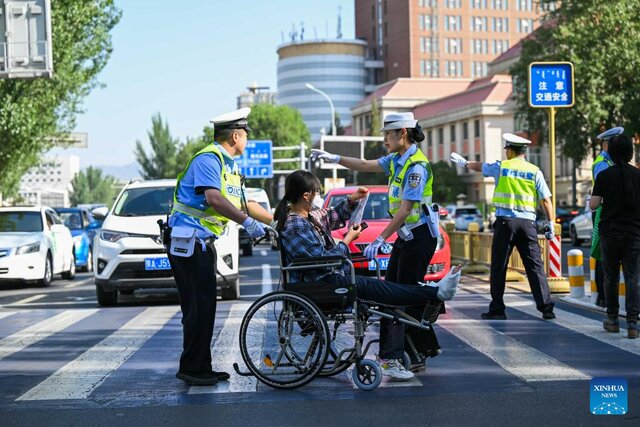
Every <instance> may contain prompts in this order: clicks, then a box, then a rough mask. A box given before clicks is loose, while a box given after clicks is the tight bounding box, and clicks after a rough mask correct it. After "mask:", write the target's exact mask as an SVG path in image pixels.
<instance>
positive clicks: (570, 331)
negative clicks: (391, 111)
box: [0, 269, 640, 408]
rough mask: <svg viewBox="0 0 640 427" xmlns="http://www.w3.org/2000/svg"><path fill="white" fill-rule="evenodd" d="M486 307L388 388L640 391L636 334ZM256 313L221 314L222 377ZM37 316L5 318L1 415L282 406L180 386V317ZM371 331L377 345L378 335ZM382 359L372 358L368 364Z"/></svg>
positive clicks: (8, 314) (151, 311) (442, 324)
mask: <svg viewBox="0 0 640 427" xmlns="http://www.w3.org/2000/svg"><path fill="white" fill-rule="evenodd" d="M264 274H265V275H267V274H268V273H267V270H266V269H265V270H264ZM488 298H489V297H488V295H486V294H476V293H472V292H465V291H461V292H459V294H458V296H457V297H456V299H455V300H454V302H453V303H451V304H449V306H448V312H447V314H446V315H444V316H442V317H441V319H440V320H439V322H438V324H437V327H436V328H437V334H438V338H439V340H440V344H441V346H442V348H443V354H442V355H441V356H439V357H437V358H434V359H430V360H429V361H428V369H427V370H426V372H425V371H423V372H419V373H418V374H417V375H416V377H415V378H414V379H413V380H412V381H410V382H404V383H403V382H392V381H387V380H386V379H385V381H384V382H383V384H382V385H381V388H383V389H396V390H400V389H405V390H406V389H409V388H411V389H412V390H415V391H416V392H418V393H420V390H421V389H425V390H427V389H428V390H429V392H433V387H434V386H438V387H441V388H443V389H446V390H455V388H456V387H468V384H469V381H471V380H473V381H478V382H479V383H483V387H489V388H491V387H493V386H495V387H498V386H500V387H504V386H505V385H507V386H509V387H513V388H518V387H527V386H528V384H533V383H535V384H541V383H556V382H573V381H585V382H586V381H588V380H590V379H591V378H592V377H596V376H603V374H613V373H616V374H618V375H619V376H625V377H627V378H629V379H630V381H631V382H634V381H635V382H640V373H637V372H635V371H636V370H634V369H633V366H637V364H638V362H640V343H638V342H637V341H636V340H628V339H626V338H624V337H625V336H626V334H608V333H606V332H604V331H602V327H601V320H600V318H599V315H598V314H593V313H590V312H588V311H585V310H581V309H577V308H571V307H569V306H564V305H563V306H562V307H556V320H555V321H543V320H542V319H541V318H540V315H539V313H538V312H537V310H536V308H535V305H534V304H533V301H532V299H531V298H530V297H527V296H522V295H517V294H509V295H506V296H505V302H506V304H507V306H508V307H509V309H508V313H507V314H508V316H509V321H507V322H501V321H480V320H477V319H478V318H479V313H480V312H481V311H484V309H485V308H486V305H487V299H488ZM249 306H250V302H246V301H236V302H233V303H221V304H220V305H219V308H218V318H217V321H216V329H215V332H214V343H213V348H214V353H213V354H214V366H213V368H214V370H224V371H231V370H232V369H231V366H232V365H233V363H234V362H237V363H239V364H240V365H241V366H243V363H242V359H241V355H240V351H239V346H238V336H239V329H240V325H241V322H242V319H243V316H244V314H245V312H246V311H247V309H248V307H249ZM33 311H36V310H29V311H27V310H25V311H21V310H7V311H0V408H1V407H2V406H3V405H10V404H11V405H15V404H22V405H28V404H29V403H32V404H37V403H38V402H43V401H53V402H55V401H67V402H76V403H78V404H82V403H83V402H92V404H95V402H96V401H113V400H117V399H123V398H124V397H122V396H123V393H124V395H126V396H127V398H135V399H138V400H145V399H155V400H158V399H169V400H171V399H174V400H175V399H179V398H181V397H180V396H186V397H189V396H204V395H209V396H211V398H220V399H225V400H227V401H232V400H233V399H234V397H233V396H238V398H245V397H242V396H246V395H247V394H253V395H261V396H263V397H262V398H265V399H267V398H278V396H280V397H279V398H283V394H282V393H271V392H272V391H273V390H272V389H270V388H269V387H267V386H264V385H263V384H261V383H260V382H258V381H257V380H256V379H255V378H253V377H244V376H239V375H236V374H235V372H232V375H231V379H230V380H229V381H225V382H221V383H219V384H217V385H216V386H212V387H188V386H185V384H184V383H182V382H181V381H179V380H176V379H175V378H174V377H173V374H174V373H175V369H176V366H177V360H178V357H179V354H180V349H181V345H182V329H181V325H180V320H181V314H180V311H179V307H178V306H175V305H170V306H152V307H147V308H144V307H127V308H123V309H115V310H114V309H86V308H79V309H73V310H65V309H56V308H55V307H54V308H51V309H49V310H43V311H42V312H40V317H38V318H37V320H38V321H36V322H35V323H33V324H29V323H28V322H27V319H28V318H29V316H30V314H31V312H33ZM370 329H371V330H370V331H369V334H370V335H371V337H374V336H375V335H377V331H376V330H375V329H374V328H370ZM376 351H377V348H374V347H372V349H371V350H370V352H369V354H370V356H372V355H373V354H375V352H376ZM614 360H619V361H620V363H619V365H618V364H616V363H612V361H614ZM605 361H606V363H605ZM607 368H610V369H611V371H607ZM425 386H429V387H425ZM304 390H305V392H307V393H310V394H311V395H313V394H314V393H319V394H323V393H327V392H329V393H331V394H332V395H336V396H342V397H343V398H349V396H352V397H353V396H356V395H357V393H359V392H360V391H358V390H357V388H356V387H355V386H354V385H353V383H352V382H351V380H350V371H347V372H345V373H343V374H340V375H338V376H336V377H333V378H318V379H316V380H314V381H312V382H311V383H310V384H308V385H307V386H305V387H304ZM425 392H426V391H425ZM216 396H217V397H216ZM267 396H268V397H267Z"/></svg>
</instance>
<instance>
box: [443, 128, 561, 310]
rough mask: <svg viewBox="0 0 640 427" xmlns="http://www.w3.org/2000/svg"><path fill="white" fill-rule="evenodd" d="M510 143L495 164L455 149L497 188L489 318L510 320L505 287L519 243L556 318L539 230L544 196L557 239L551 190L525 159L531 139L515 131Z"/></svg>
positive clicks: (539, 299)
mask: <svg viewBox="0 0 640 427" xmlns="http://www.w3.org/2000/svg"><path fill="white" fill-rule="evenodd" d="M502 137H503V138H504V140H505V141H506V144H505V146H504V149H505V151H506V157H507V159H506V160H502V161H497V162H494V163H482V162H475V161H468V160H466V159H465V158H464V157H462V156H461V155H459V154H458V153H451V161H452V162H453V163H455V164H457V165H458V166H460V167H463V168H467V169H469V170H472V171H476V172H482V174H483V175H484V176H485V177H493V178H494V180H495V184H496V187H495V190H494V193H493V205H494V206H495V207H496V221H495V223H494V225H493V241H492V243H491V275H490V282H491V303H490V304H489V311H487V312H486V313H482V315H481V317H482V318H483V319H492V320H496V319H497V320H505V319H506V318H507V316H506V313H505V304H504V288H505V280H506V275H507V265H508V263H509V257H510V256H511V252H512V251H513V248H514V247H515V248H516V249H517V250H518V252H519V253H520V258H522V262H523V263H524V267H525V270H526V272H527V279H528V280H529V286H530V287H531V293H532V294H533V298H534V300H535V302H536V307H537V309H538V310H539V311H540V312H542V317H543V318H544V319H555V317H556V316H555V314H554V313H553V305H554V304H553V302H552V300H551V294H550V293H549V284H548V283H547V278H546V276H545V273H544V268H543V264H542V256H541V251H540V245H539V244H538V233H537V230H536V205H537V203H536V201H537V200H540V203H541V205H542V209H543V210H544V212H545V215H546V217H547V220H548V223H547V224H546V226H545V237H546V238H547V239H548V240H551V239H553V238H554V234H553V228H552V227H553V219H554V217H553V205H552V203H551V192H550V191H549V187H548V186H547V184H546V182H545V180H544V175H543V174H542V171H541V170H540V168H538V167H537V166H535V165H533V164H531V163H529V162H528V161H527V160H526V159H525V153H526V150H527V147H528V146H529V144H530V143H531V141H529V140H528V139H525V138H522V137H519V136H517V135H514V134H511V133H505V134H503V135H502Z"/></svg>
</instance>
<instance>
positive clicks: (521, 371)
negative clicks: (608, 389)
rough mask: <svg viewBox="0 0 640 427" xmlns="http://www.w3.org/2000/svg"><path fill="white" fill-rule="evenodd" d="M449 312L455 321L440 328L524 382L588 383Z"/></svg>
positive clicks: (577, 373)
mask: <svg viewBox="0 0 640 427" xmlns="http://www.w3.org/2000/svg"><path fill="white" fill-rule="evenodd" d="M447 310H449V308H448V309H447ZM451 312H452V314H453V316H454V317H455V319H450V320H446V319H443V320H440V321H438V325H440V327H442V328H444V329H446V330H447V331H448V332H450V333H451V334H453V335H454V336H455V337H457V338H459V339H460V340H462V341H464V342H465V343H467V344H468V345H470V346H471V347H472V348H474V349H476V350H478V351H479V352H480V353H483V354H484V355H486V356H487V357H489V358H490V359H492V360H493V361H494V362H496V363H497V364H498V365H500V367H502V368H503V369H504V370H506V371H508V372H510V373H512V374H513V375H515V376H517V377H520V378H522V379H523V380H525V381H528V382H533V381H575V380H589V379H591V376H589V375H587V374H585V373H584V372H582V371H579V370H577V369H575V368H572V367H571V366H568V365H566V364H564V363H562V362H560V361H559V360H556V359H554V358H553V357H550V356H547V355H546V354H544V353H542V352H540V351H538V350H536V349H535V348H533V347H529V346H528V345H525V344H522V343H521V342H520V341H518V340H516V339H514V338H512V337H510V336H509V335H507V334H504V333H502V332H500V331H498V330H496V329H493V328H492V327H491V326H489V325H488V324H487V322H486V321H481V320H474V319H470V318H468V317H466V316H464V315H462V314H461V313H460V312H459V311H457V310H453V309H452V310H451Z"/></svg>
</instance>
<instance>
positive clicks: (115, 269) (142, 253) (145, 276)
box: [93, 179, 240, 306]
mask: <svg viewBox="0 0 640 427" xmlns="http://www.w3.org/2000/svg"><path fill="white" fill-rule="evenodd" d="M175 186H176V180H175V179H165V180H156V181H138V182H133V183H129V184H128V185H127V186H125V187H124V188H123V189H122V192H120V195H119V196H118V198H117V199H116V202H115V203H114V205H113V208H112V209H111V211H110V212H109V213H108V214H107V215H106V218H105V220H104V223H103V224H102V230H101V231H100V233H99V234H98V235H97V236H96V238H95V242H94V246H93V248H94V249H93V269H94V274H95V279H94V281H95V285H96V295H97V299H98V304H99V305H101V306H109V305H115V304H116V303H117V302H118V292H121V293H125V294H131V293H133V291H134V290H135V289H141V288H173V287H175V286H176V283H175V280H174V279H173V274H172V272H171V266H170V264H169V259H168V258H167V255H166V250H165V248H164V246H162V243H161V241H160V237H159V236H160V230H159V228H158V220H160V219H162V220H166V218H167V213H169V210H170V208H171V203H172V201H173V192H174V189H175ZM94 212H95V211H94ZM216 250H217V254H218V259H217V268H218V271H217V283H218V292H219V293H220V294H221V295H222V298H223V299H235V298H237V297H238V296H239V295H240V288H239V284H238V230H237V227H235V226H229V227H227V228H226V231H225V232H224V233H223V235H221V236H220V238H219V239H218V240H217V241H216Z"/></svg>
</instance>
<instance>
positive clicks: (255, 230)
mask: <svg viewBox="0 0 640 427" xmlns="http://www.w3.org/2000/svg"><path fill="white" fill-rule="evenodd" d="M242 226H243V227H244V229H245V230H247V233H249V236H251V237H252V238H254V239H259V238H260V237H262V236H264V235H265V233H266V232H265V231H264V227H263V225H262V224H260V223H259V222H258V221H256V220H255V219H253V218H251V217H250V216H249V217H247V219H245V220H244V222H243V223H242Z"/></svg>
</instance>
